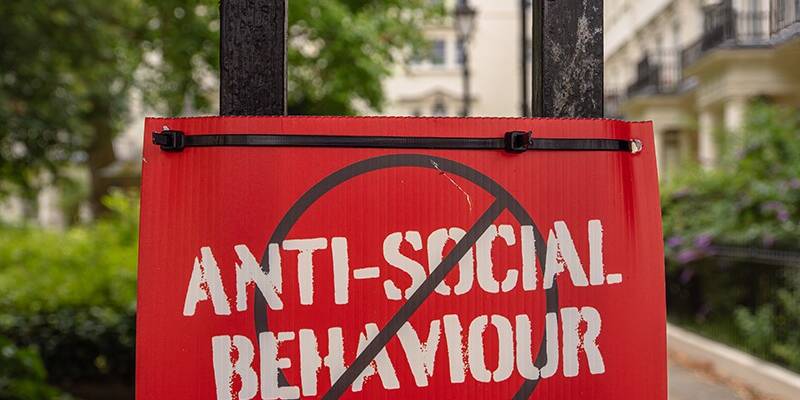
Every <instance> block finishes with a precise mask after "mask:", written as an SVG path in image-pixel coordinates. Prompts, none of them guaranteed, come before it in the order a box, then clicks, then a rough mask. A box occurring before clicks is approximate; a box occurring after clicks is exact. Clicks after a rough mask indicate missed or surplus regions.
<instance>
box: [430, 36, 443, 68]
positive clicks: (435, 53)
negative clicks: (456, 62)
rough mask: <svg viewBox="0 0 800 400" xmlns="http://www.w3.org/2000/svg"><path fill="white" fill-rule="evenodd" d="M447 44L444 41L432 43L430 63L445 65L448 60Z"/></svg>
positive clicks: (438, 40)
mask: <svg viewBox="0 0 800 400" xmlns="http://www.w3.org/2000/svg"><path fill="white" fill-rule="evenodd" d="M446 47H447V46H446V43H445V41H444V40H441V39H436V40H433V41H432V42H431V54H430V62H431V64H433V65H444V62H445V60H446V56H447V54H446Z"/></svg>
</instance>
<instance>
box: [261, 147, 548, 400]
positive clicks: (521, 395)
mask: <svg viewBox="0 0 800 400" xmlns="http://www.w3.org/2000/svg"><path fill="white" fill-rule="evenodd" d="M402 167H417V168H428V169H434V170H437V171H438V172H446V173H451V174H455V175H457V176H460V177H462V178H464V179H466V180H468V181H470V182H472V183H474V184H475V185H477V186H479V187H481V188H482V189H483V190H486V191H487V192H489V193H490V194H492V195H493V196H494V197H495V201H496V202H499V203H501V204H502V205H503V206H504V208H506V209H508V210H509V212H511V214H512V215H513V216H514V218H515V219H516V220H517V222H519V223H520V225H530V226H532V227H533V235H534V238H535V240H536V243H545V241H544V239H543V237H542V234H541V233H540V232H539V229H538V228H537V227H536V224H534V222H533V218H531V216H530V214H528V212H527V211H526V210H525V209H524V208H523V207H522V205H521V204H520V203H519V202H518V201H517V200H516V199H515V198H514V197H513V196H512V195H511V193H509V192H508V191H507V190H506V189H505V188H503V187H502V186H500V184H498V183H497V182H495V181H494V180H492V179H491V178H489V177H488V176H486V175H484V174H482V173H481V172H479V171H477V170H475V169H473V168H471V167H469V166H467V165H464V164H461V163H458V162H456V161H452V160H448V159H445V158H440V157H434V156H430V155H424V154H392V155H385V156H379V157H374V158H370V159H366V160H362V161H359V162H357V163H354V164H351V165H348V166H346V167H344V168H342V169H340V170H338V171H336V172H334V173H332V174H330V175H328V176H327V177H325V178H324V179H322V180H321V181H320V182H319V183H317V184H316V185H314V186H313V187H312V188H311V189H309V190H308V191H307V192H306V193H305V194H303V196H301V197H300V199H298V200H297V202H295V203H294V205H292V207H291V208H290V209H289V211H288V212H287V213H286V215H284V217H283V219H281V221H280V223H278V226H277V227H276V228H275V231H274V232H273V233H272V236H271V237H270V239H269V242H267V246H266V247H265V248H264V254H263V256H262V258H261V269H262V270H263V271H264V272H265V273H269V244H270V243H281V242H283V240H284V239H286V236H287V235H288V234H289V231H290V230H291V229H292V227H293V226H294V225H295V223H296V222H297V220H299V219H300V217H301V216H302V215H303V214H304V213H305V211H306V210H307V209H308V208H309V207H310V206H311V205H312V204H314V203H315V202H316V201H317V200H319V199H320V198H321V197H322V196H324V195H325V194H326V193H328V192H329V191H331V190H332V189H334V188H335V187H336V186H339V185H340V184H342V183H345V182H347V181H348V180H350V179H352V178H355V177H357V176H359V175H363V174H366V173H369V172H373V171H378V170H382V169H388V168H402ZM472 244H474V243H472ZM472 244H470V246H472ZM545 248H546V246H541V245H540V246H537V247H536V256H537V258H538V259H539V260H542V261H543V260H546V249H545ZM434 286H435V285H434ZM545 298H546V302H547V306H546V310H547V313H551V312H555V313H557V312H558V286H557V285H555V284H554V285H553V286H552V287H551V288H550V289H547V290H546V291H545ZM253 303H254V304H253V305H254V307H253V314H254V319H255V328H256V336H258V335H259V334H261V333H262V332H266V331H267V330H268V321H267V312H266V309H267V308H266V307H267V305H266V299H265V298H264V296H263V295H262V294H261V293H260V292H259V291H255V295H254V296H253ZM259 310H261V312H259ZM556 315H558V314H556ZM408 317H410V315H408V316H406V319H407V318H408ZM546 340H547V333H546V331H545V334H544V336H543V337H542V341H541V343H540V344H539V353H538V354H537V356H536V361H535V365H536V366H537V367H538V368H541V367H542V366H543V365H544V364H546V363H547V351H546ZM351 367H352V365H351ZM348 368H349V367H348ZM360 372H361V371H357V372H356V375H357V374H358V373H360ZM346 373H347V372H345V374H346ZM343 375H344V374H343ZM278 383H279V385H280V386H288V385H289V383H288V381H287V380H286V377H285V376H284V375H283V372H279V374H278ZM538 383H539V380H525V382H523V384H522V386H520V389H519V390H518V391H517V393H516V394H515V395H514V397H513V398H514V399H526V398H528V397H529V396H530V395H531V393H533V391H534V390H535V389H536V386H537V384H538ZM326 397H327V396H326Z"/></svg>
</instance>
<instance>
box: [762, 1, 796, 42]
mask: <svg viewBox="0 0 800 400" xmlns="http://www.w3.org/2000/svg"><path fill="white" fill-rule="evenodd" d="M770 10H771V11H772V12H771V13H770V21H769V30H770V33H771V34H772V35H781V34H783V33H784V31H785V30H789V28H794V29H791V31H792V33H794V34H798V33H800V0H771V1H770Z"/></svg>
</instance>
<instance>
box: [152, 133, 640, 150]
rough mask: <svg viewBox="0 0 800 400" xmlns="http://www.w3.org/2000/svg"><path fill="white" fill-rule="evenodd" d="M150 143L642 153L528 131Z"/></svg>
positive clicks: (184, 138)
mask: <svg viewBox="0 0 800 400" xmlns="http://www.w3.org/2000/svg"><path fill="white" fill-rule="evenodd" d="M153 144H155V145H157V146H160V147H161V150H163V151H169V152H177V151H181V150H183V149H184V148H186V147H220V146H225V147H338V148H373V149H374V148H380V149H433V150H505V151H507V152H509V153H514V154H519V153H524V152H526V151H529V150H531V151H532V150H538V151H624V152H630V153H632V154H637V153H639V152H641V151H642V142H641V141H640V140H638V139H630V140H625V139H588V138H585V139H579V138H534V136H533V133H532V132H531V131H510V132H506V133H505V135H504V136H503V137H483V138H474V137H461V138H459V137H421V136H353V135H287V134H271V133H267V134H208V135H205V134H201V135H185V134H184V133H183V132H181V131H178V130H171V129H166V130H164V131H161V132H153Z"/></svg>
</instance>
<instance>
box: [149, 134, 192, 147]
mask: <svg viewBox="0 0 800 400" xmlns="http://www.w3.org/2000/svg"><path fill="white" fill-rule="evenodd" d="M153 144H155V145H158V146H161V150H163V151H181V150H183V149H184V147H186V135H184V133H183V132H181V131H172V130H169V131H162V132H160V133H159V132H153Z"/></svg>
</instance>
